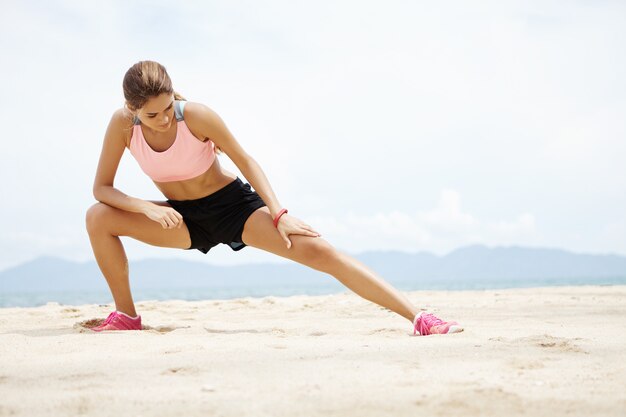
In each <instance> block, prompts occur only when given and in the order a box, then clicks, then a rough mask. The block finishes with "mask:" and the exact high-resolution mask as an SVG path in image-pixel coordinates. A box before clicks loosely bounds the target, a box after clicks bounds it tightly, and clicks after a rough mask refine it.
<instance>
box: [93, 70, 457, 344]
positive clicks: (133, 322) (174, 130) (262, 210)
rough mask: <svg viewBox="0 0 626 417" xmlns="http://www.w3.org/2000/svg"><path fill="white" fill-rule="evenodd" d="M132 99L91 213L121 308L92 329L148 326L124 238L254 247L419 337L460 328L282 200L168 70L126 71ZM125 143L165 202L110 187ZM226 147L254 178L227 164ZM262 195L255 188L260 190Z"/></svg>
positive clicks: (108, 145)
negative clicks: (419, 304) (392, 317)
mask: <svg viewBox="0 0 626 417" xmlns="http://www.w3.org/2000/svg"><path fill="white" fill-rule="evenodd" d="M123 88H124V97H125V99H126V105H125V107H124V108H122V109H119V110H117V111H116V112H115V113H114V114H113V116H112V118H111V121H110V122H109V126H108V128H107V131H106V134H105V137H104V144H103V147H102V153H101V155H100V161H99V163H98V170H97V172H96V178H95V181H94V187H93V193H94V197H95V198H96V200H98V201H99V203H96V204H94V205H93V206H91V207H90V208H89V210H88V211H87V216H86V224H87V231H88V233H89V239H90V241H91V246H92V248H93V252H94V255H95V257H96V260H97V262H98V266H99V267H100V270H101V271H102V274H103V275H104V277H105V278H106V280H107V283H108V285H109V288H110V290H111V293H112V295H113V300H114V301H115V309H116V311H113V312H112V313H111V314H110V315H109V316H108V317H107V319H106V320H105V321H104V322H103V323H102V324H101V325H99V326H97V327H94V328H93V330H95V331H103V330H141V328H142V327H141V316H139V315H137V312H136V311H135V305H134V303H133V298H132V295H131V292H130V286H129V278H128V259H127V258H126V253H125V252H124V247H123V246H122V243H121V241H120V238H119V236H129V237H132V238H134V239H137V240H140V241H142V242H145V243H148V244H150V245H154V246H162V247H170V248H179V249H197V250H199V251H201V252H203V253H207V252H208V251H209V249H211V248H212V247H213V246H216V245H217V244H219V243H224V244H227V245H229V246H230V247H231V249H232V250H235V251H238V250H241V249H243V248H244V247H245V246H253V247H255V248H259V249H262V250H265V251H267V252H271V253H274V254H276V255H278V256H282V257H284V258H287V259H291V260H293V261H296V262H298V263H301V264H303V265H306V266H308V267H311V268H314V269H316V270H318V271H322V272H325V273H327V274H330V275H332V276H334V277H335V278H336V279H338V280H339V281H340V282H341V283H342V284H344V285H345V286H346V287H348V288H350V289H351V290H352V291H354V292H355V293H357V294H358V295H360V296H361V297H363V298H365V299H367V300H370V301H372V302H374V303H376V304H379V305H381V306H383V307H385V308H387V309H389V310H391V311H394V312H396V313H398V314H399V315H401V316H402V317H405V318H406V319H407V320H409V321H411V322H412V323H413V329H414V334H420V335H428V334H443V333H456V332H459V331H461V330H463V329H462V327H461V326H460V325H458V324H457V323H456V322H444V321H442V320H440V319H439V318H437V317H435V316H434V315H432V314H428V313H424V312H421V311H420V310H419V309H418V308H416V307H415V306H413V304H411V302H410V301H409V300H408V299H407V298H406V297H405V296H404V295H403V294H401V293H399V292H398V291H397V290H396V289H395V288H393V287H392V286H391V285H389V284H388V283H386V282H385V281H383V280H382V279H381V278H379V277H377V276H376V275H375V274H374V272H372V271H371V270H370V269H368V268H367V267H366V266H365V265H363V264H362V263H360V262H358V261H357V260H356V259H354V258H352V257H350V256H348V255H345V254H343V253H341V252H339V251H337V249H335V248H334V247H333V246H331V245H330V244H329V243H328V242H326V241H325V240H324V239H322V238H321V237H320V236H321V235H320V234H319V233H318V232H317V231H315V230H314V229H313V228H312V227H311V226H309V225H308V224H306V223H305V222H303V221H302V220H299V219H297V218H296V217H293V216H291V215H289V214H287V210H286V209H285V208H283V206H282V205H281V204H280V203H279V202H278V198H276V195H275V194H274V191H273V190H272V187H271V186H270V183H269V181H268V180H267V177H266V176H265V174H264V173H263V170H262V169H261V167H260V166H259V164H258V163H257V162H256V161H255V160H254V159H253V158H252V156H250V155H248V154H247V153H246V152H245V150H244V149H243V148H242V147H241V145H240V144H239V143H238V142H237V140H235V138H234V137H233V135H232V134H231V133H230V132H229V130H228V129H227V127H226V126H225V125H224V122H223V121H222V119H221V118H220V117H219V116H218V115H217V114H216V113H215V112H214V111H213V110H211V109H210V108H208V107H207V106H204V105H202V104H199V103H191V102H185V101H184V99H183V98H182V97H181V96H179V95H178V94H177V93H175V92H174V89H173V88H172V82H171V80H170V78H169V76H168V74H167V72H166V71H165V68H164V67H163V66H162V65H161V64H159V63H157V62H154V61H141V62H138V63H137V64H135V65H133V66H132V67H131V68H130V69H129V70H128V71H127V72H126V75H125V76H124V81H123ZM126 148H128V149H129V150H130V153H131V154H132V155H133V156H134V157H135V159H136V160H137V162H138V163H139V165H140V167H141V169H142V170H143V171H144V172H145V173H146V174H147V175H148V176H149V177H150V178H151V179H152V180H153V181H154V184H155V185H156V186H157V188H158V189H159V190H160V191H161V192H162V193H163V195H164V196H165V197H166V198H167V201H144V200H141V199H137V198H133V197H130V196H128V195H126V194H124V193H122V192H121V191H119V190H118V189H116V188H115V187H114V185H113V181H114V178H115V173H116V171H117V167H118V165H119V161H120V158H121V157H122V154H123V153H124V151H125V150H126ZM221 152H224V153H226V155H228V157H229V158H230V159H231V160H232V161H233V162H234V163H235V165H237V168H239V170H240V171H241V173H242V174H243V176H244V177H245V178H246V179H247V180H248V181H250V184H251V185H252V186H253V187H254V190H255V191H253V190H252V188H251V187H250V184H248V183H243V182H242V181H241V179H239V177H237V176H236V175H235V174H233V173H231V172H229V171H226V170H225V169H223V168H222V167H221V166H220V162H219V159H218V158H217V157H216V154H218V153H221ZM257 193H258V194H257Z"/></svg>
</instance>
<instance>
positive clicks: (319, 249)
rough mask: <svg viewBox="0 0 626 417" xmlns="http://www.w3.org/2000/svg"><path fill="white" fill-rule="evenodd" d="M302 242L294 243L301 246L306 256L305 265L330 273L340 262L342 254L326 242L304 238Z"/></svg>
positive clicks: (320, 239) (314, 238) (315, 238)
mask: <svg viewBox="0 0 626 417" xmlns="http://www.w3.org/2000/svg"><path fill="white" fill-rule="evenodd" d="M299 240H300V242H297V243H296V242H293V241H292V243H293V244H294V246H293V247H295V245H300V246H301V248H300V250H301V251H302V253H303V256H304V258H305V259H304V263H305V264H307V265H309V266H311V267H313V268H315V269H317V270H320V271H323V272H328V271H330V270H331V269H333V267H334V266H335V265H336V264H337V262H338V261H339V260H340V257H341V254H340V253H339V252H338V251H337V249H335V248H334V247H333V246H332V245H331V244H330V243H328V242H327V241H326V240H324V239H322V238H319V237H308V236H303V237H302V238H301V239H299Z"/></svg>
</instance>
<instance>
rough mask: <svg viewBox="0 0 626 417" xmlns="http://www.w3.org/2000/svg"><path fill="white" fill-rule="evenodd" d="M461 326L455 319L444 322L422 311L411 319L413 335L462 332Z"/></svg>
mask: <svg viewBox="0 0 626 417" xmlns="http://www.w3.org/2000/svg"><path fill="white" fill-rule="evenodd" d="M462 331H463V327H461V325H460V324H459V323H457V322H456V321H451V322H446V321H443V320H441V319H440V318H439V317H436V316H434V315H433V314H430V313H426V312H424V311H422V312H421V313H418V315H417V316H415V319H414V320H413V335H414V336H415V335H420V336H428V335H429V334H446V333H458V332H462Z"/></svg>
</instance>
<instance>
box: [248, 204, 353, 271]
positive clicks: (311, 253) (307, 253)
mask: <svg viewBox="0 0 626 417" xmlns="http://www.w3.org/2000/svg"><path fill="white" fill-rule="evenodd" d="M241 238H242V240H243V243H245V244H246V245H248V246H252V247H254V248H257V249H262V250H265V251H267V252H271V253H274V254H276V255H278V256H282V257H284V258H287V259H291V260H293V261H296V262H298V263H301V264H303V265H306V266H309V267H311V268H315V269H317V270H320V271H324V272H329V268H331V267H333V266H335V265H336V262H337V260H338V259H339V258H340V256H341V254H340V253H339V252H338V251H337V250H336V249H335V248H334V247H333V246H332V245H331V244H330V243H328V242H327V241H326V240H324V239H322V238H321V237H312V236H304V235H290V236H289V239H290V240H291V248H290V249H287V245H286V244H285V241H284V240H283V238H282V237H281V236H280V234H279V233H278V230H277V229H276V228H275V227H274V223H273V221H272V216H271V215H270V212H269V209H268V208H267V207H261V208H260V209H258V210H256V211H255V212H254V213H252V214H251V215H250V217H248V220H247V221H246V223H245V225H244V229H243V234H242V237H241Z"/></svg>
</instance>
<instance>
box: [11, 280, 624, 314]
mask: <svg viewBox="0 0 626 417" xmlns="http://www.w3.org/2000/svg"><path fill="white" fill-rule="evenodd" d="M418 284H419V285H418ZM131 285H132V284H131ZM617 285H626V277H613V278H611V277H609V278H602V279H598V278H597V277H590V278H573V279H556V278H543V279H529V280H527V281H521V282H520V281H516V280H502V281H494V280H485V281H471V280H458V281H445V282H435V281H433V282H419V283H409V282H399V283H395V284H394V286H395V287H396V288H397V289H398V290H400V291H481V290H485V291H487V290H505V289H515V288H544V287H569V286H576V287H580V286H617ZM343 292H350V290H349V289H348V288H347V287H345V286H343V285H342V284H339V283H338V282H333V281H329V282H326V283H323V282H320V283H319V284H317V285H297V286H296V285H294V286H285V285H281V286H272V285H263V284H259V285H252V286H245V287H242V286H241V285H233V286H210V285H207V286H206V287H180V288H138V289H135V290H133V299H134V301H135V303H139V302H142V301H170V300H182V301H200V300H228V299H235V298H246V297H252V298H263V297H290V296H296V295H311V296H317V295H330V294H339V293H343ZM48 303H58V304H59V305H83V304H100V305H106V304H111V303H113V299H112V296H111V293H110V292H109V291H108V290H102V289H95V290H78V291H67V290H59V291H51V290H46V291H3V292H0V308H15V307H24V308H28V307H40V306H44V305H46V304H48Z"/></svg>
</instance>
